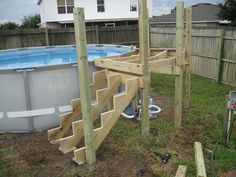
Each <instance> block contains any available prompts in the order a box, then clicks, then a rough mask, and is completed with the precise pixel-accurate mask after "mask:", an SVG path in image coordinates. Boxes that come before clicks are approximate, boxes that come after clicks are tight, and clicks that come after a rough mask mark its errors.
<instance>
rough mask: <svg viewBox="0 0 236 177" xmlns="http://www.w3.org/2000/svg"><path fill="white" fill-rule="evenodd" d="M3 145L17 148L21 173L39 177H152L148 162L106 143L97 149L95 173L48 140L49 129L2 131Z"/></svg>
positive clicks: (1, 139)
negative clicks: (24, 131) (30, 173)
mask: <svg viewBox="0 0 236 177" xmlns="http://www.w3.org/2000/svg"><path fill="white" fill-rule="evenodd" d="M0 142H1V144H0V148H1V149H6V148H12V149H14V151H15V153H16V156H17V161H18V162H16V163H15V164H14V165H15V166H16V168H19V169H18V170H19V171H20V173H19V175H20V174H22V176H25V174H26V173H29V172H32V174H33V175H35V176H37V177H49V176H50V177H53V176H62V177H65V176H78V177H79V176H81V177H84V176H96V177H127V176H129V177H136V176H140V175H141V176H143V177H150V176H152V175H151V173H149V172H148V170H146V169H145V165H144V163H143V162H142V161H140V160H139V159H138V158H137V157H134V156H132V155H122V154H120V153H119V152H118V151H116V150H114V149H112V148H111V147H110V146H109V144H104V145H102V146H101V148H100V149H99V150H98V152H97V164H96V166H95V170H94V171H93V173H91V172H90V171H89V170H88V168H87V167H86V165H82V166H78V165H77V164H75V163H74V162H73V161H72V158H73V153H68V154H62V153H61V152H60V151H59V150H58V146H57V145H52V144H50V143H49V141H48V140H47V132H46V131H42V132H36V133H30V134H2V135H0Z"/></svg>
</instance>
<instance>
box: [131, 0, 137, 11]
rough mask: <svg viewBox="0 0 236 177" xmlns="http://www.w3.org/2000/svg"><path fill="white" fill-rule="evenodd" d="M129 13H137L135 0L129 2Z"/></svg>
mask: <svg viewBox="0 0 236 177" xmlns="http://www.w3.org/2000/svg"><path fill="white" fill-rule="evenodd" d="M130 11H131V12H134V11H137V0H130Z"/></svg>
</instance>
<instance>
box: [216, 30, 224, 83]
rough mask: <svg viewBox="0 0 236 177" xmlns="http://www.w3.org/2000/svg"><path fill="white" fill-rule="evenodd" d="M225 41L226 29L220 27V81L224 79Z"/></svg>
mask: <svg viewBox="0 0 236 177" xmlns="http://www.w3.org/2000/svg"><path fill="white" fill-rule="evenodd" d="M224 41H225V29H220V53H219V60H218V78H217V80H218V82H219V83H220V82H221V79H222V69H223V66H222V59H223V58H224Z"/></svg>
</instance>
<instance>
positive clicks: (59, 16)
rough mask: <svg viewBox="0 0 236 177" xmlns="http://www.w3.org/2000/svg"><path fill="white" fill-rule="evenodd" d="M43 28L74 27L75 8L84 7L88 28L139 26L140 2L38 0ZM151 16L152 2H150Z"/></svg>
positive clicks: (134, 0)
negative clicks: (97, 26)
mask: <svg viewBox="0 0 236 177" xmlns="http://www.w3.org/2000/svg"><path fill="white" fill-rule="evenodd" d="M38 5H39V8H40V17H41V27H44V28H45V27H47V28H60V27H62V28H65V27H72V26H73V8H74V7H84V10H85V20H86V25H87V26H95V25H99V26H117V25H133V24H138V0H38ZM148 8H149V16H150V17H151V14H152V0H148Z"/></svg>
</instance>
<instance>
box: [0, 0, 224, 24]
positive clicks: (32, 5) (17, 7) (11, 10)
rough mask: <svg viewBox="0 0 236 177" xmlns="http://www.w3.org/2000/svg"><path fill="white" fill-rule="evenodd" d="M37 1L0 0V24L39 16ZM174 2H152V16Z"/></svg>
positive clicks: (191, 2)
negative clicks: (30, 16)
mask: <svg viewBox="0 0 236 177" xmlns="http://www.w3.org/2000/svg"><path fill="white" fill-rule="evenodd" d="M37 1H38V0H0V23H4V22H8V21H12V22H16V23H20V22H21V20H22V19H23V17H24V16H28V15H33V14H39V8H38V5H37ZM219 2H221V0H185V6H186V7H188V6H191V5H194V4H197V3H214V4H218V3H219ZM175 5H176V0H153V15H155V16H157V15H162V14H168V13H170V10H171V9H172V8H174V7H175Z"/></svg>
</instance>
